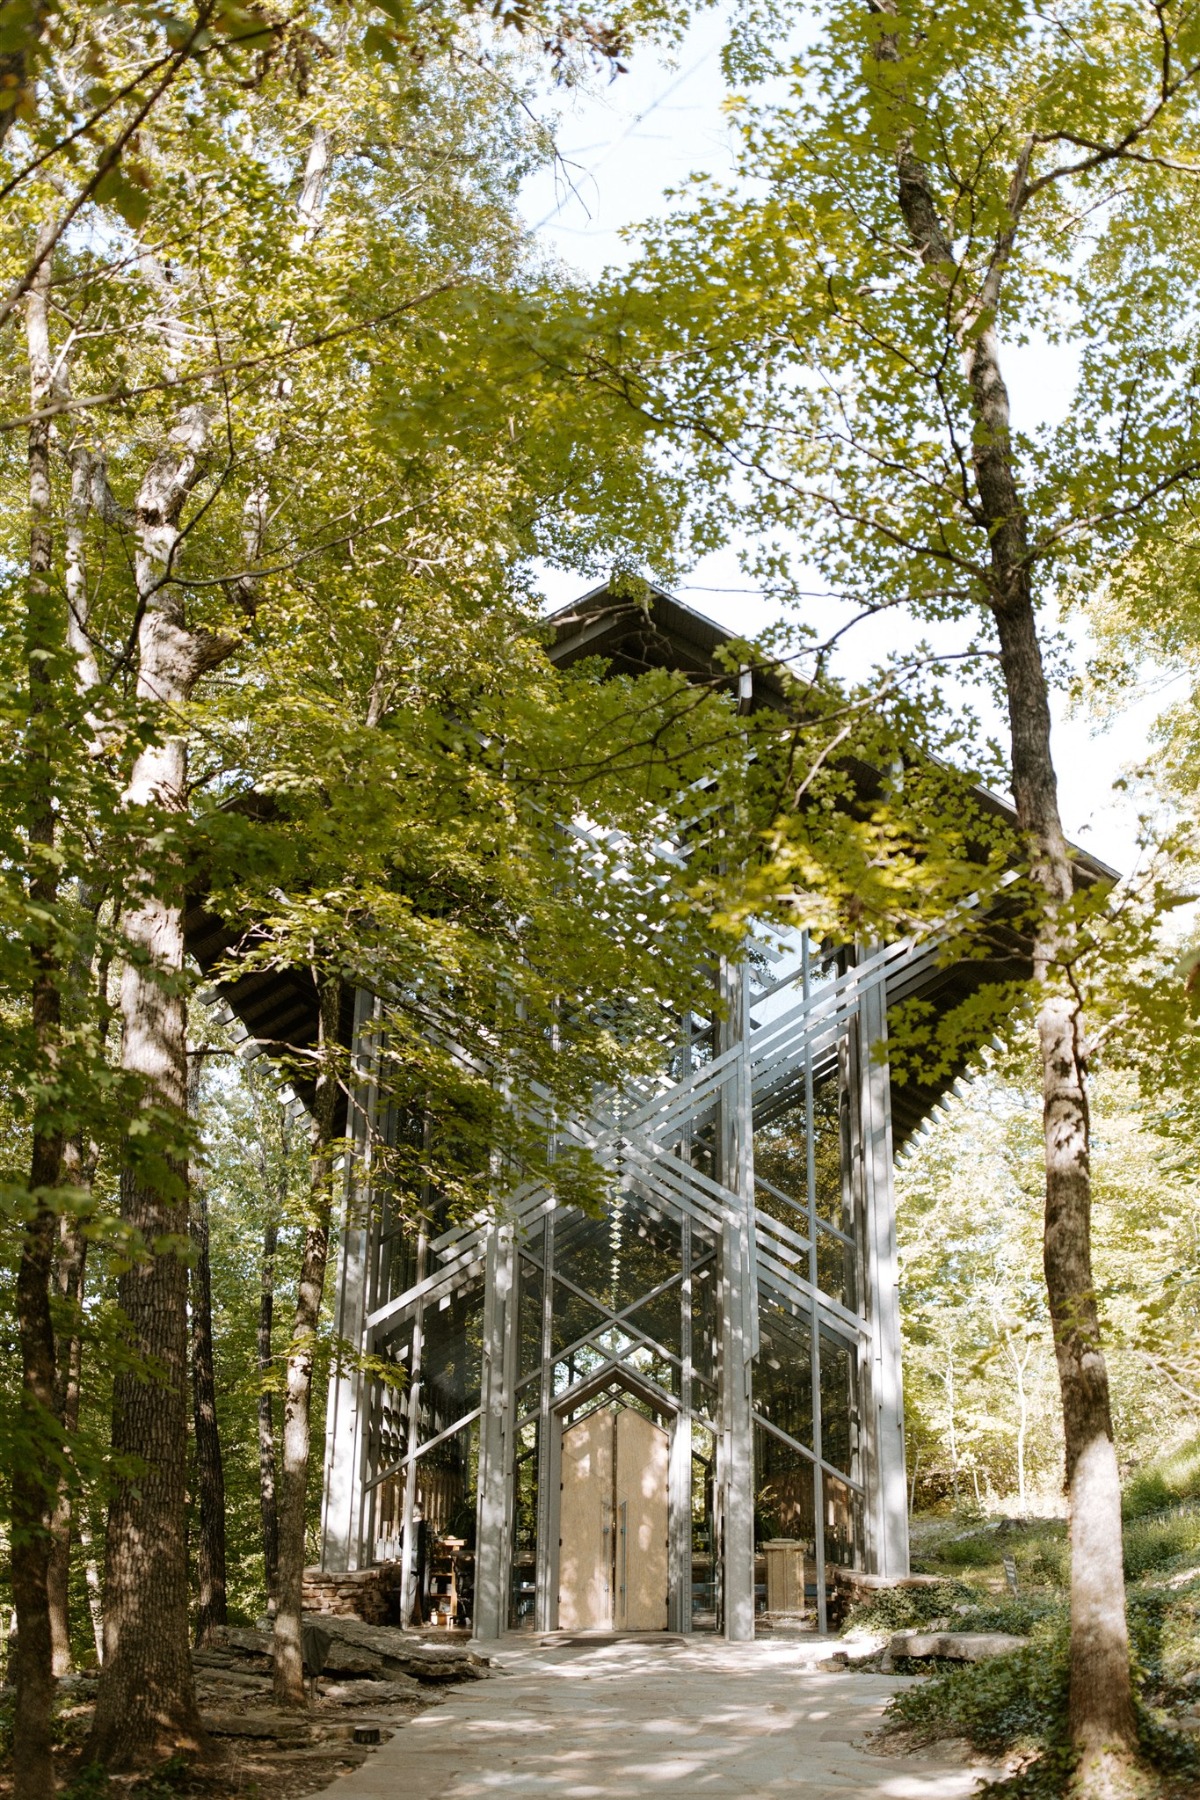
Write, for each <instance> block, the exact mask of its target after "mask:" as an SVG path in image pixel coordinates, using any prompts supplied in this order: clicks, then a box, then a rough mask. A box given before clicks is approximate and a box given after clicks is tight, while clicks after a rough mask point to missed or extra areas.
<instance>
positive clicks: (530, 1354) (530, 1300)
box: [517, 1257, 542, 1375]
mask: <svg viewBox="0 0 1200 1800" xmlns="http://www.w3.org/2000/svg"><path fill="white" fill-rule="evenodd" d="M519 1279H520V1283H521V1287H520V1293H519V1295H518V1299H517V1335H518V1337H519V1338H520V1341H521V1370H520V1372H521V1374H522V1375H528V1374H530V1373H532V1371H533V1370H534V1369H536V1368H538V1367H539V1365H540V1363H541V1360H542V1271H541V1270H540V1269H539V1268H538V1266H537V1264H536V1263H531V1262H526V1260H525V1258H524V1257H522V1258H521V1259H520V1270H519Z"/></svg>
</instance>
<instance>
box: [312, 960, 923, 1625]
mask: <svg viewBox="0 0 1200 1800" xmlns="http://www.w3.org/2000/svg"><path fill="white" fill-rule="evenodd" d="M772 954H773V956H774V964H773V966H771V967H768V968H767V969H766V970H764V969H763V967H762V959H761V958H759V959H757V961H755V960H748V961H747V962H746V963H744V964H741V965H737V966H729V967H727V968H725V969H724V970H723V971H722V974H721V986H722V993H721V1005H720V1006H718V1007H716V1008H714V1019H712V1020H692V1021H688V1022H687V1025H686V1028H685V1029H684V1030H683V1032H682V1033H681V1037H680V1041H679V1044H678V1046H677V1053H676V1055H675V1057H674V1059H673V1063H672V1067H671V1069H670V1070H666V1069H664V1072H663V1075H662V1077H661V1079H660V1080H659V1081H658V1082H657V1083H656V1084H653V1085H652V1086H650V1087H649V1088H646V1089H643V1090H642V1091H640V1092H637V1093H632V1094H625V1095H622V1096H619V1097H616V1096H609V1097H607V1098H604V1099H601V1100H598V1101H597V1103H596V1105H595V1106H594V1107H593V1109H592V1111H591V1113H590V1114H589V1115H588V1116H586V1117H581V1118H577V1119H574V1120H571V1121H569V1122H568V1123H567V1124H566V1125H565V1126H560V1128H559V1130H560V1140H561V1139H565V1140H569V1141H570V1142H571V1143H572V1144H573V1145H576V1146H579V1147H582V1148H585V1149H586V1150H587V1151H589V1152H590V1154H591V1155H592V1156H593V1157H594V1158H595V1159H596V1161H597V1163H598V1164H599V1165H600V1166H601V1168H602V1169H603V1170H604V1171H605V1172H606V1173H607V1176H608V1199H607V1201H606V1204H605V1208H604V1211H603V1215H602V1216H601V1217H600V1218H596V1219H593V1218H590V1217H588V1216H587V1215H585V1214H583V1213H581V1212H579V1211H578V1209H576V1208H572V1207H566V1206H562V1205H560V1204H559V1203H558V1202H557V1201H556V1199H555V1197H554V1195H553V1194H552V1193H551V1192H549V1191H548V1190H547V1189H546V1188H545V1187H543V1186H540V1185H537V1184H530V1185H529V1186H527V1187H526V1188H524V1189H522V1190H520V1191H519V1192H517V1193H516V1194H515V1195H513V1196H511V1197H510V1199H509V1201H508V1203H507V1205H506V1206H505V1208H504V1210H503V1213H502V1214H499V1215H497V1216H495V1217H490V1216H489V1217H482V1216H481V1217H480V1218H478V1219H476V1220H475V1221H473V1222H471V1223H468V1224H466V1225H456V1226H453V1227H451V1228H449V1229H446V1230H443V1231H440V1232H439V1231H437V1230H436V1228H432V1229H425V1230H422V1229H419V1228H417V1227H415V1226H414V1225H413V1223H412V1222H411V1221H409V1222H404V1221H398V1220H397V1219H396V1218H395V1217H394V1216H393V1213H392V1210H391V1207H390V1203H389V1198H388V1195H387V1194H386V1192H384V1193H381V1192H379V1191H377V1189H376V1187H375V1186H374V1185H373V1180H372V1155H373V1151H372V1145H373V1144H374V1143H376V1142H378V1141H379V1140H380V1138H381V1137H386V1135H387V1121H386V1119H384V1118H382V1117H381V1116H380V1108H379V1100H378V1094H377V1089H376V1082H375V1072H374V1067H373V1061H372V1058H373V1050H372V1043H373V1032H374V1031H375V1030H376V1029H377V1024H378V1017H379V1013H380V1003H379V1002H378V1001H375V1000H372V999H369V998H368V997H366V996H360V999H359V1004H358V1009H357V1013H356V1066H357V1075H358V1092H357V1094H356V1096H355V1104H354V1106H353V1107H352V1109H351V1111H352V1124H353V1121H354V1120H357V1125H356V1126H355V1135H356V1149H355V1154H353V1155H352V1156H351V1157H350V1158H349V1159H348V1178H347V1204H346V1222H345V1226H344V1229H343V1233H342V1239H341V1247H340V1258H339V1272H338V1284H337V1290H336V1320H335V1329H336V1332H337V1334H338V1337H339V1338H340V1339H341V1340H343V1341H344V1342H345V1343H347V1344H349V1345H351V1346H354V1347H356V1348H358V1349H360V1350H361V1351H363V1352H365V1353H366V1354H367V1356H368V1357H369V1358H375V1359H380V1360H382V1361H383V1362H390V1363H394V1364H395V1365H396V1367H397V1370H399V1371H402V1372H403V1377H404V1381H405V1385H404V1386H403V1387H400V1388H398V1387H395V1386H390V1385H388V1384H387V1383H385V1382H382V1381H380V1380H379V1379H377V1378H376V1377H374V1376H371V1375H369V1374H365V1373H363V1372H362V1370H361V1369H355V1368H352V1367H347V1368H345V1369H344V1370H343V1371H341V1372H340V1373H338V1374H335V1377H334V1380H333V1383H332V1386H331V1392H330V1404H329V1411H328V1427H327V1444H326V1476H325V1505H324V1519H323V1557H324V1561H325V1564H326V1566H327V1567H329V1568H355V1567H362V1566H364V1565H367V1564H370V1563H373V1562H376V1561H380V1560H387V1559H392V1558H395V1559H397V1560H398V1561H399V1562H400V1564H401V1566H402V1569H403V1580H404V1589H403V1599H402V1610H403V1613H404V1617H405V1621H406V1622H408V1621H409V1620H411V1619H414V1618H415V1619H421V1618H426V1617H428V1616H429V1612H430V1609H431V1607H433V1606H434V1605H435V1604H436V1600H437V1596H436V1592H434V1590H433V1587H431V1583H432V1584H434V1586H436V1579H437V1578H436V1565H437V1557H438V1555H439V1554H444V1553H443V1552H441V1551H439V1550H438V1546H439V1545H444V1544H445V1543H446V1542H450V1543H453V1544H457V1545H460V1546H463V1548H460V1549H459V1550H458V1551H456V1552H455V1554H456V1555H458V1556H459V1557H460V1559H465V1560H466V1561H467V1562H469V1564H470V1570H469V1579H464V1580H463V1581H461V1582H460V1583H459V1587H460V1588H461V1589H464V1590H466V1591H468V1593H469V1618H470V1622H471V1624H472V1626H473V1629H474V1630H475V1632H476V1634H477V1635H479V1636H482V1637H495V1636H498V1635H499V1634H500V1633H501V1632H503V1631H504V1630H506V1629H509V1628H512V1627H514V1626H521V1625H529V1624H532V1625H536V1626H537V1627H538V1628H540V1629H542V1630H552V1629H554V1628H555V1627H556V1625H557V1622H558V1611H559V1601H560V1598H561V1596H562V1593H563V1591H564V1589H563V1584H564V1581H565V1580H566V1576H565V1575H564V1572H563V1570H562V1569H560V1568H559V1567H558V1565H557V1546H558V1541H559V1521H558V1517H557V1505H558V1495H559V1488H560V1471H559V1464H560V1458H561V1455H562V1444H563V1440H564V1434H565V1433H566V1432H568V1431H569V1430H570V1429H571V1425H572V1422H573V1421H574V1420H576V1419H577V1418H579V1417H582V1416H584V1415H585V1414H586V1413H587V1411H588V1409H589V1408H595V1407H597V1406H605V1405H613V1406H631V1407H636V1408H637V1409H638V1410H641V1411H642V1412H644V1413H645V1414H646V1415H647V1416H648V1417H651V1418H652V1419H654V1420H655V1421H656V1423H657V1424H658V1426H659V1427H660V1429H661V1430H662V1431H665V1432H666V1433H667V1434H668V1436H669V1441H670V1458H669V1473H668V1486H669V1513H668V1516H669V1519H670V1526H669V1535H670V1596H669V1602H670V1603H669V1616H670V1624H671V1626H672V1628H673V1629H675V1630H679V1631H687V1630H691V1629H693V1628H704V1627H705V1626H709V1627H716V1628H719V1629H721V1630H723V1631H724V1633H725V1635H726V1636H727V1637H729V1638H731V1639H735V1640H736V1639H745V1638H748V1637H750V1636H752V1635H753V1633H754V1628H755V1618H756V1614H762V1613H763V1612H764V1610H766V1608H767V1602H768V1599H769V1598H770V1596H769V1595H768V1594H767V1592H766V1589H765V1579H764V1574H763V1570H764V1567H765V1566H766V1565H767V1564H768V1563H769V1557H768V1555H767V1551H766V1550H764V1545H770V1546H778V1545H780V1544H791V1545H797V1546H799V1548H798V1549H797V1550H796V1552H795V1554H796V1555H797V1556H799V1557H800V1558H801V1561H802V1563H803V1566H804V1569H805V1571H806V1575H805V1581H806V1598H807V1600H808V1601H809V1602H811V1608H810V1609H811V1611H812V1614H813V1617H814V1622H816V1621H817V1620H819V1621H820V1622H822V1623H823V1621H824V1616H825V1611H826V1596H827V1591H828V1587H829V1571H828V1565H829V1563H830V1562H831V1561H837V1562H843V1561H854V1562H856V1563H858V1564H859V1565H860V1566H865V1567H867V1568H869V1569H872V1570H874V1571H876V1572H878V1573H881V1574H885V1575H891V1576H896V1575H901V1574H904V1573H906V1572H907V1566H908V1544H907V1510H906V1505H905V1498H906V1492H905V1475H904V1442H903V1408H902V1394H901V1377H900V1336H899V1308H898V1295H897V1266H896V1243H895V1223H894V1207H893V1203H892V1146H891V1137H890V1122H889V1083H888V1073H887V1066H886V1062H885V1061H884V1060H882V1058H881V1055H880V1049H879V1047H880V1046H881V1045H882V1044H883V1042H884V1040H885V1036H886V1010H887V1003H888V997H889V992H891V993H893V994H902V993H903V992H905V991H907V990H908V989H910V988H912V987H913V985H914V984H916V983H919V980H920V977H921V973H922V970H923V969H927V968H928V966H929V965H930V962H931V960H932V959H933V958H934V956H935V952H934V951H933V950H932V949H931V948H928V947H926V948H924V949H920V948H918V947H916V946H914V945H911V944H902V945H896V946H891V947H888V948H886V949H879V950H875V951H873V952H866V951H864V952H862V953H861V954H860V955H859V956H858V957H857V958H855V959H852V960H850V961H849V962H848V961H847V959H845V958H843V959H842V961H841V963H840V964H828V965H818V962H817V959H816V958H815V957H814V956H813V955H812V953H811V950H810V946H809V944H808V942H807V940H806V938H805V937H804V936H803V934H800V933H797V934H795V935H794V936H793V937H792V938H791V939H789V940H788V941H786V942H784V943H783V944H782V945H781V946H779V947H777V948H776V949H775V951H774V952H773V953H772ZM764 1534H766V1535H764Z"/></svg>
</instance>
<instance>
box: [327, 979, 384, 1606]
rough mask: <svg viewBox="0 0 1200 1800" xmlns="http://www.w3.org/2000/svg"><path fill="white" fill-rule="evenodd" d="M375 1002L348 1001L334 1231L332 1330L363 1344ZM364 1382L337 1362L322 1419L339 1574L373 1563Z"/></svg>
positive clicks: (359, 994) (333, 1565) (333, 1556)
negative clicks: (366, 1510) (366, 1526)
mask: <svg viewBox="0 0 1200 1800" xmlns="http://www.w3.org/2000/svg"><path fill="white" fill-rule="evenodd" d="M379 1017H380V1007H379V1002H378V1000H376V999H375V998H374V997H373V996H372V995H371V994H369V993H368V992H367V991H366V989H365V988H359V989H357V991H356V992H355V996H354V1035H353V1039H352V1047H351V1060H352V1070H353V1080H352V1084H351V1088H350V1116H349V1118H348V1120H347V1129H346V1140H347V1143H346V1156H345V1183H344V1186H343V1199H342V1217H341V1222H340V1229H339V1232H338V1256H337V1283H336V1287H335V1289H334V1303H333V1330H334V1336H335V1338H337V1339H338V1340H339V1341H340V1342H343V1343H347V1344H351V1345H356V1346H357V1347H358V1348H359V1349H360V1350H361V1349H365V1347H366V1320H367V1309H368V1305H369V1298H368V1287H369V1279H368V1277H369V1273H370V1271H369V1262H370V1254H371V1247H372V1241H373V1237H374V1233H373V1229H372V1213H373V1210H374V1208H373V1205H372V1198H373V1197H372V1192H371V1163H372V1152H373V1149H374V1140H375V1131H376V1124H377V1113H378V1106H379V1085H378V1051H379V1046H378V1037H377V1026H378V1021H379ZM366 1402H367V1383H366V1378H365V1377H364V1375H363V1373H362V1371H361V1369H344V1368H340V1367H339V1366H338V1365H337V1364H336V1363H335V1364H334V1367H333V1370H332V1372H331V1374H330V1377H329V1404H328V1408H327V1410H326V1415H325V1486H324V1493H323V1498H322V1502H321V1567H322V1568H323V1569H332V1570H336V1571H341V1570H345V1569H357V1568H360V1567H362V1566H363V1565H364V1564H365V1563H368V1562H370V1561H371V1556H372V1548H373V1547H372V1546H371V1545H369V1544H364V1542H363V1481H364V1458H365V1454H366V1431H365V1424H366Z"/></svg>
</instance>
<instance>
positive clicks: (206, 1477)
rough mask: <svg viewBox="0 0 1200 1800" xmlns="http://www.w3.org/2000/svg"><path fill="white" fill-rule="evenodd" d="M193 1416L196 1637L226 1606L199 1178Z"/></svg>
mask: <svg viewBox="0 0 1200 1800" xmlns="http://www.w3.org/2000/svg"><path fill="white" fill-rule="evenodd" d="M192 1067H193V1069H194V1071H195V1072H196V1076H197V1079H195V1080H194V1081H192V1082H189V1110H190V1111H191V1113H192V1114H193V1117H194V1115H195V1112H196V1101H197V1099H198V1092H197V1091H196V1090H198V1088H199V1079H198V1075H199V1069H200V1057H199V1056H196V1057H194V1058H193V1063H192ZM192 1419H193V1425H194V1431H195V1450H196V1488H197V1493H198V1497H199V1501H200V1542H199V1547H198V1550H197V1554H196V1573H197V1577H198V1586H199V1589H200V1594H199V1601H200V1604H199V1607H198V1609H197V1613H196V1642H197V1644H203V1643H204V1642H205V1640H206V1638H207V1637H208V1634H209V1632H210V1631H211V1630H212V1628H213V1627H214V1625H224V1624H225V1623H226V1622H227V1618H226V1606H225V1469H224V1465H223V1463H222V1461H221V1434H220V1430H219V1428H218V1425H217V1382H216V1370H215V1368H214V1364H213V1329H212V1269H211V1266H210V1262H209V1244H208V1195H207V1194H206V1193H205V1191H204V1183H203V1181H202V1180H196V1181H195V1182H194V1186H193V1205H192Z"/></svg>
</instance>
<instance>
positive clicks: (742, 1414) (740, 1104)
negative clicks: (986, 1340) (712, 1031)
mask: <svg viewBox="0 0 1200 1800" xmlns="http://www.w3.org/2000/svg"><path fill="white" fill-rule="evenodd" d="M748 981H749V972H748V970H747V969H746V968H744V967H743V966H741V965H732V964H729V963H723V965H722V969H721V988H722V999H723V1001H724V1005H725V1013H726V1017H725V1019H724V1020H723V1021H722V1027H721V1031H720V1034H719V1037H720V1045H721V1049H722V1050H724V1049H726V1048H728V1049H734V1048H739V1049H740V1052H741V1054H740V1056H739V1057H738V1059H737V1062H736V1064H735V1065H734V1067H733V1069H732V1070H731V1071H730V1073H729V1074H728V1075H727V1076H726V1079H725V1081H724V1083H723V1084H722V1088H721V1107H720V1118H719V1133H718V1144H717V1147H718V1154H719V1166H718V1179H719V1180H720V1181H721V1183H722V1185H723V1186H724V1187H725V1188H727V1189H728V1190H729V1191H730V1193H731V1194H733V1195H735V1196H736V1197H737V1202H738V1204H736V1205H734V1204H732V1203H728V1202H727V1205H726V1215H725V1223H724V1226H723V1228H722V1232H721V1394H720V1409H719V1410H720V1423H721V1436H720V1465H721V1466H720V1487H721V1496H722V1501H723V1515H724V1518H723V1525H724V1528H723V1530H722V1533H721V1538H722V1544H721V1549H722V1557H723V1582H722V1592H723V1599H724V1614H725V1636H726V1639H727V1640H728V1641H729V1642H730V1643H735V1644H736V1643H746V1642H748V1641H749V1640H750V1639H752V1638H753V1636H754V1424H753V1419H752V1416H751V1399H750V1382H751V1367H752V1363H753V1360H754V1354H755V1351H756V1349H757V1347H758V1346H757V1337H758V1282H757V1270H756V1267H755V1245H754V1141H753V1110H752V1095H751V1091H750V1057H749V1047H748V1045H747V1042H746V1036H747V1033H748V1031H749V1029H750V1008H749V1005H748V998H749V996H748V993H747V987H748Z"/></svg>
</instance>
